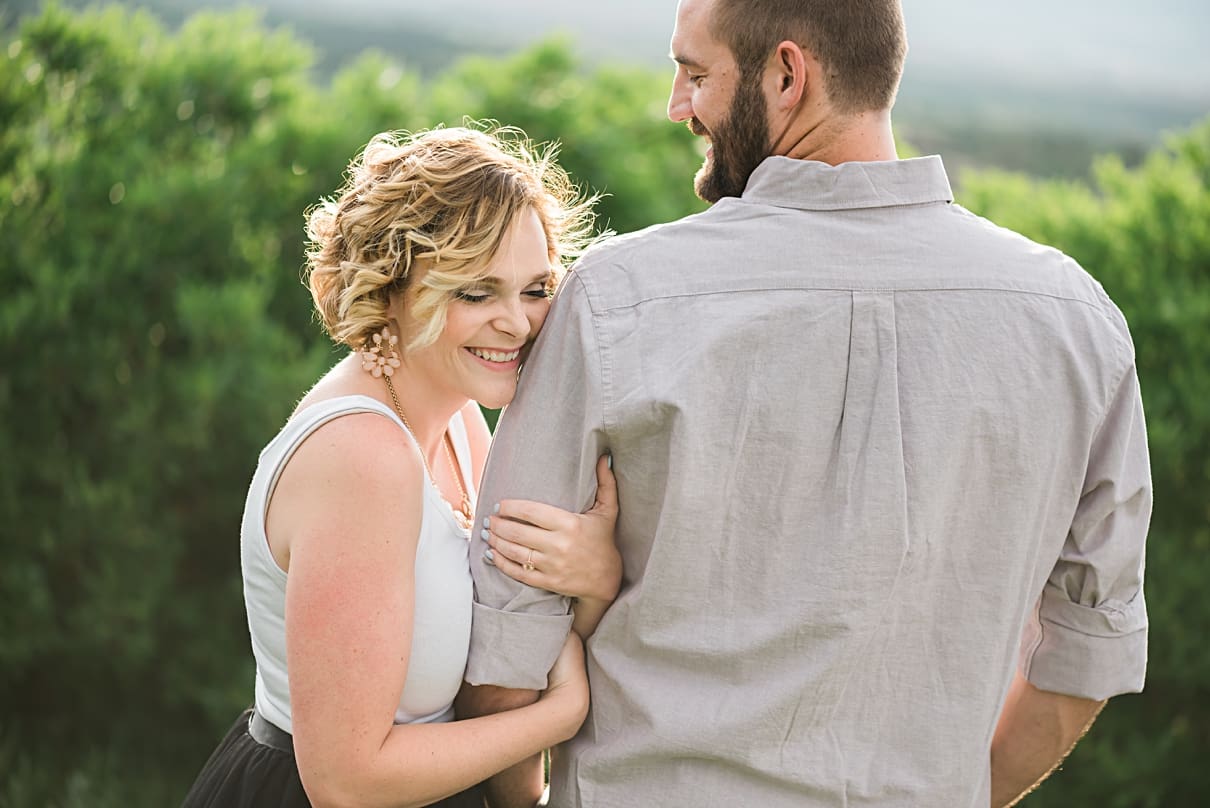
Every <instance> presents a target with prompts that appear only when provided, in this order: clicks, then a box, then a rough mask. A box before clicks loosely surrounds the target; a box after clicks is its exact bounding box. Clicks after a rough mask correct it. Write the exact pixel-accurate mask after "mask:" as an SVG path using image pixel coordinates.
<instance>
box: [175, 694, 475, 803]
mask: <svg viewBox="0 0 1210 808" xmlns="http://www.w3.org/2000/svg"><path fill="white" fill-rule="evenodd" d="M252 717H253V711H252V710H251V709H248V710H245V711H244V712H243V713H241V714H240V716H239V718H237V719H235V723H234V724H233V725H232V726H231V729H230V730H228V731H227V736H226V737H225V738H223V740H222V742H221V743H220V744H219V745H218V748H217V749H215V750H214V753H213V754H211V755H210V759H209V760H207V761H206V765H205V766H203V767H202V771H201V773H200V774H198V776H197V780H195V781H194V783H193V787H192V788H190V789H189V793H188V794H187V795H185V802H184V803H183V805H182V808H311V801H310V800H309V799H307V794H306V792H304V791H303V787H302V781H301V780H300V779H299V777H298V764H297V763H296V762H295V760H294V750H293V746H292V739H291V738H290V736H289V734H287V733H285V732H283V731H282V730H280V729H278V728H277V727H275V726H273V725H272V724H269V723H268V722H266V721H264V719H261V718H257V719H256V721H257V731H256V733H255V735H256V737H253V733H252V732H251V731H250V730H249V723H250V722H251V720H252ZM483 793H484V792H483V789H482V786H474V787H472V788H469V789H467V790H466V791H463V792H461V793H458V794H455V795H454V796H452V797H446V798H445V799H444V800H442V801H441V802H435V803H433V804H432V805H433V807H434V808H483V805H484V802H483Z"/></svg>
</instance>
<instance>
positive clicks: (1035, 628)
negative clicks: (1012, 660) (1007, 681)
mask: <svg viewBox="0 0 1210 808" xmlns="http://www.w3.org/2000/svg"><path fill="white" fill-rule="evenodd" d="M1030 630H1031V631H1032V632H1033V635H1032V636H1027V637H1026V638H1025V642H1024V643H1023V645H1022V647H1023V649H1025V651H1024V654H1023V659H1022V666H1021V667H1022V672H1023V673H1024V675H1025V678H1026V679H1028V680H1029V682H1030V683H1031V684H1032V685H1034V687H1037V688H1039V689H1041V690H1046V691H1049V692H1052V693H1063V694H1065V695H1069V696H1077V697H1080V698H1085V699H1093V700H1096V701H1101V700H1104V699H1107V698H1109V697H1110V696H1116V695H1119V694H1121V693H1138V692H1140V691H1141V690H1142V689H1143V680H1144V679H1145V678H1146V673H1147V607H1146V605H1145V603H1144V601H1143V594H1142V592H1141V591H1140V592H1139V593H1138V595H1136V596H1135V598H1134V599H1133V600H1132V601H1130V602H1129V603H1122V602H1115V601H1108V602H1106V603H1103V604H1101V605H1100V606H1097V607H1091V606H1081V605H1080V604H1078V603H1072V602H1071V601H1070V600H1068V599H1067V598H1066V597H1065V596H1064V595H1063V593H1062V592H1061V591H1060V590H1059V589H1058V588H1057V587H1054V586H1052V585H1050V584H1047V586H1046V587H1045V588H1044V589H1043V591H1042V598H1041V601H1040V602H1039V604H1038V619H1037V620H1036V621H1034V622H1033V623H1032V624H1031V626H1030Z"/></svg>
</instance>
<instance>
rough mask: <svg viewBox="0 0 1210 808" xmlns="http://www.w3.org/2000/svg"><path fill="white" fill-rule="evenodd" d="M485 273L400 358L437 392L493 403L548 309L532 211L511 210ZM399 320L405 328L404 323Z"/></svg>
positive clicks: (502, 400) (543, 252)
mask: <svg viewBox="0 0 1210 808" xmlns="http://www.w3.org/2000/svg"><path fill="white" fill-rule="evenodd" d="M487 273H488V274H487V277H486V278H484V279H483V280H481V281H476V282H474V283H473V284H471V285H469V286H467V287H465V288H463V289H462V290H460V291H459V292H458V293H457V296H456V297H455V298H454V299H453V300H452V301H450V304H449V308H448V310H447V314H446V322H445V328H444V330H442V332H441V336H440V337H438V338H437V341H436V342H434V343H433V344H432V345H427V346H425V347H424V348H420V349H418V350H415V351H411V352H409V353H408V354H407V356H406V357H405V359H404V361H405V363H406V364H407V365H408V366H409V367H411V368H414V369H416V370H421V371H422V372H423V373H424V374H425V376H426V378H427V379H428V380H429V383H431V384H434V385H436V386H437V387H438V388H439V391H438V392H445V393H448V394H451V395H453V396H457V397H460V398H469V399H472V400H474V401H477V402H479V403H480V404H482V405H484V406H485V407H490V408H493V409H495V408H498V407H503V406H504V405H505V404H508V403H509V402H510V401H512V399H513V396H514V395H515V394H516V392H517V370H518V369H519V368H520V366H521V362H522V360H523V359H524V358H525V355H526V353H528V350H529V346H530V345H531V344H532V342H533V340H534V338H535V337H537V336H538V331H539V330H540V329H541V328H542V323H543V321H544V320H545V319H546V313H547V311H549V310H550V299H549V298H548V297H547V293H546V288H547V283H548V281H549V279H550V274H551V268H550V259H549V257H548V254H547V245H546V233H545V231H544V230H543V229H542V222H541V220H540V219H539V218H538V214H537V213H536V212H534V211H533V210H532V209H526V210H525V211H523V212H522V213H520V214H518V215H517V217H516V219H515V220H514V221H513V223H512V224H511V225H510V226H509V228H508V230H507V231H505V234H504V239H503V240H502V241H501V242H500V248H499V250H497V251H496V254H495V255H494V256H493V257H492V260H491V261H490V262H489V263H488V265H487ZM406 316H407V315H406V312H405V314H404V317H405V320H406ZM403 327H404V333H405V334H406V333H409V329H408V328H407V323H406V322H404V323H403Z"/></svg>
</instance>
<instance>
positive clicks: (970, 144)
mask: <svg viewBox="0 0 1210 808" xmlns="http://www.w3.org/2000/svg"><path fill="white" fill-rule="evenodd" d="M63 4H65V5H83V4H84V2H83V0H79V2H72V0H67V1H66V2H64V3H63ZM126 4H127V5H138V6H143V7H147V8H150V9H152V10H153V11H155V12H156V13H157V14H158V15H159V16H161V17H162V18H163V19H164V20H165V21H166V22H168V23H169V24H177V23H179V22H180V21H181V20H183V19H184V18H185V17H186V16H187V15H188V14H190V13H192V12H194V11H197V10H199V9H201V8H213V9H218V8H233V7H237V6H246V5H249V2H247V0H207V1H206V2H187V0H137V2H135V1H134V0H132V1H131V2H127V3H126ZM38 5H39V3H38V2H37V0H17V2H10V3H8V7H9V9H10V12H15V13H18V14H19V13H22V12H26V11H28V10H29V9H32V8H36V7H37V6H38ZM252 5H259V6H260V7H262V8H263V9H264V10H265V20H266V22H267V23H268V24H270V25H273V26H278V25H286V26H288V27H290V28H292V29H293V30H294V31H295V32H296V33H297V34H298V35H299V36H301V37H302V38H304V39H307V40H309V41H311V42H313V43H314V44H315V46H316V48H317V57H318V64H317V70H318V72H319V73H320V74H322V75H327V74H331V73H332V72H334V71H335V70H336V69H338V68H339V66H340V65H342V64H344V63H346V62H348V61H349V60H350V59H351V58H353V57H354V56H355V55H356V54H357V53H358V52H360V51H361V50H363V49H364V48H367V47H373V48H377V49H379V50H382V51H384V52H386V53H388V54H390V55H391V56H393V57H395V58H397V59H399V60H400V61H402V62H404V63H406V64H408V65H410V66H412V67H414V68H416V69H418V70H420V71H422V72H425V73H430V74H431V73H433V72H436V71H438V70H440V69H442V68H444V67H446V66H448V65H449V64H451V63H452V62H454V61H456V60H457V59H458V58H461V57H463V56H466V55H468V54H471V53H486V54H495V55H499V54H504V53H508V52H511V51H514V50H516V49H518V48H521V47H523V46H525V45H528V44H531V43H533V42H535V41H537V40H539V39H541V38H544V37H548V36H550V35H551V34H553V33H556V32H562V33H566V34H568V35H570V37H571V38H572V41H573V42H575V44H576V47H577V48H579V49H580V53H581V55H582V56H583V57H584V58H585V59H586V60H588V61H602V60H608V61H626V62H636V63H641V64H647V65H649V66H652V67H653V68H657V69H658V68H660V67H666V66H667V65H668V59H667V51H668V38H669V35H670V34H671V29H672V23H673V20H674V17H675V9H676V2H675V0H610V2H607V3H606V2H583V3H573V2H567V1H566V0H510V2H507V3H502V2H497V1H496V0H442V2H440V3H434V2H432V0H342V2H340V3H338V4H334V3H330V2H326V1H325V2H320V0H260V2H259V3H255V2H253V3H252ZM904 13H905V15H906V19H907V24H908V33H909V40H910V42H911V51H910V54H909V59H908V66H907V71H906V74H905V77H904V82H903V86H902V90H901V92H900V98H899V103H898V104H897V107H896V121H897V123H898V124H899V126H898V128H899V129H900V131H901V133H903V134H905V135H906V137H907V139H908V140H909V141H911V142H912V143H913V144H914V145H916V146H918V147H919V148H921V149H923V150H925V151H932V150H941V151H945V152H946V153H947V154H950V155H953V156H955V158H956V159H957V160H958V161H959V162H962V163H968V164H969V163H990V164H994V165H1000V166H1003V167H1006V168H1018V169H1023V170H1029V171H1032V172H1034V173H1040V174H1069V175H1070V174H1079V173H1082V172H1083V171H1085V170H1086V169H1087V165H1088V159H1089V158H1090V157H1091V155H1093V154H1095V153H1098V152H1101V151H1106V150H1115V151H1118V152H1120V153H1122V154H1123V155H1124V156H1126V157H1127V158H1128V159H1130V158H1132V157H1134V156H1136V155H1138V154H1141V153H1142V152H1143V151H1144V150H1145V149H1146V148H1147V147H1149V146H1151V145H1153V144H1154V143H1155V141H1156V140H1157V139H1158V137H1159V136H1160V134H1161V133H1162V132H1164V131H1167V130H1171V129H1177V128H1181V127H1184V126H1187V125H1189V124H1190V123H1192V122H1194V121H1196V120H1198V119H1200V118H1202V117H1204V116H1206V115H1207V114H1210V47H1207V46H1206V44H1205V43H1206V42H1207V41H1210V2H1207V0H1156V1H1155V2H1153V3H1151V4H1139V3H1137V2H1133V1H1128V0H1061V2H1055V0H1017V1H1016V2H1015V3H1012V4H1003V3H978V2H971V1H970V0H904ZM1039 138H1040V139H1039Z"/></svg>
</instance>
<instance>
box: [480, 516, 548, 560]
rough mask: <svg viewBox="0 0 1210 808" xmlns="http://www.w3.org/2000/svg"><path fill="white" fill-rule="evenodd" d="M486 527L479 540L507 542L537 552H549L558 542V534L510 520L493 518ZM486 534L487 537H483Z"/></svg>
mask: <svg viewBox="0 0 1210 808" xmlns="http://www.w3.org/2000/svg"><path fill="white" fill-rule="evenodd" d="M487 525H488V526H487V527H486V528H484V529H483V530H482V531H480V533H479V538H481V539H484V540H485V541H488V542H489V543H490V542H491V539H492V538H495V539H499V540H502V541H505V542H509V543H511V544H514V545H524V546H525V547H526V548H532V549H534V550H537V551H538V552H547V553H549V552H551V551H552V550H553V549H555V545H556V544H557V542H558V540H559V536H560V534H559V533H555V532H553V531H550V530H546V529H545V528H540V527H534V526H533V525H526V524H522V523H521V522H514V521H512V520H511V519H501V518H500V517H499V516H493V517H491V518H490V519H488V521H487ZM484 533H487V534H488V535H486V536H485V535H483V534H484Z"/></svg>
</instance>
